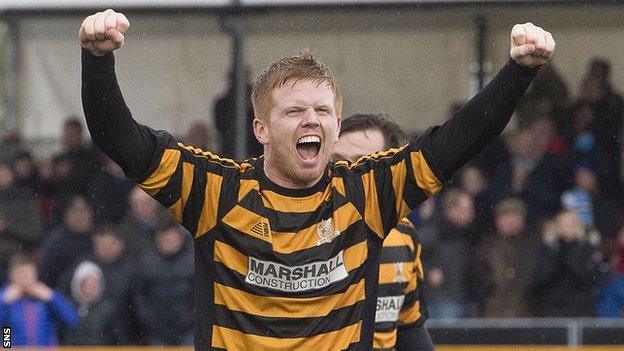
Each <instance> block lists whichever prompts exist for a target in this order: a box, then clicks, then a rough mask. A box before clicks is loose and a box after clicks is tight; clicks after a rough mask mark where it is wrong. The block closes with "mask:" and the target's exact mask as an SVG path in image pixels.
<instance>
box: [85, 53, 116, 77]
mask: <svg viewBox="0 0 624 351" xmlns="http://www.w3.org/2000/svg"><path fill="white" fill-rule="evenodd" d="M82 65H83V67H84V68H86V69H88V70H90V71H92V72H98V73H104V72H110V71H112V70H114V68H115V56H114V55H113V53H112V52H109V53H107V54H106V55H104V56H95V55H91V53H90V52H89V51H87V50H86V49H84V48H82Z"/></svg>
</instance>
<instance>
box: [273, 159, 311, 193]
mask: <svg viewBox="0 0 624 351" xmlns="http://www.w3.org/2000/svg"><path fill="white" fill-rule="evenodd" d="M263 164H264V174H265V175H266V177H267V178H268V179H269V180H270V181H272V182H273V183H275V184H277V185H279V186H281V187H283V188H288V189H305V188H309V187H311V186H313V185H314V184H316V183H317V182H318V181H319V180H320V179H321V178H322V177H323V174H322V173H321V174H320V175H319V176H318V178H316V179H313V180H311V181H309V182H305V181H303V182H302V181H295V180H293V179H290V178H289V177H287V176H286V175H284V174H283V173H282V172H280V171H279V170H277V167H275V166H274V163H273V162H270V160H269V159H268V158H267V155H265V158H264V163H263Z"/></svg>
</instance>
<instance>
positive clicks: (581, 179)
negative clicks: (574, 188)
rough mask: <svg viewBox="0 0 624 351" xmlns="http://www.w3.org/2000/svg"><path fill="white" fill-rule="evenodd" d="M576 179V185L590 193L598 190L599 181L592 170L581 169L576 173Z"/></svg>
mask: <svg viewBox="0 0 624 351" xmlns="http://www.w3.org/2000/svg"><path fill="white" fill-rule="evenodd" d="M575 178H576V179H575V181H576V184H577V185H578V186H579V187H581V188H583V189H585V190H587V191H590V192H591V191H594V190H595V189H596V186H597V183H598V181H597V179H596V174H595V173H594V172H592V171H591V170H589V169H586V168H580V169H578V170H577V171H576V177H575Z"/></svg>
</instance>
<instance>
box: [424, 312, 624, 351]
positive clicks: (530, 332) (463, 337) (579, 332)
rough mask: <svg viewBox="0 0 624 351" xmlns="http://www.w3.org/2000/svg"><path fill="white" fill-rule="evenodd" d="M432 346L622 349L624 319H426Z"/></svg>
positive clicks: (623, 342) (623, 343)
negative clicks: (509, 345) (606, 346)
mask: <svg viewBox="0 0 624 351" xmlns="http://www.w3.org/2000/svg"><path fill="white" fill-rule="evenodd" d="M426 325H427V329H429V332H430V333H431V335H432V337H433V339H434V341H435V342H436V344H498V345H500V344H541V345H567V346H568V347H577V346H581V345H624V318H510V319H497V318H469V319H464V318H461V319H430V320H429V321H427V324H426Z"/></svg>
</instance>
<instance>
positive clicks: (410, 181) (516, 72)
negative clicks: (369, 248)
mask: <svg viewBox="0 0 624 351" xmlns="http://www.w3.org/2000/svg"><path fill="white" fill-rule="evenodd" d="M510 37H511V51H510V56H511V60H509V62H508V63H507V64H506V65H505V67H503V69H501V71H500V72H499V73H498V75H497V76H496V77H495V78H494V79H493V80H492V81H491V82H490V83H489V84H488V85H487V86H486V87H485V88H484V89H482V90H481V91H480V92H479V93H478V94H477V95H476V96H475V97H473V98H472V99H471V100H470V101H469V102H468V103H466V105H464V106H463V107H462V108H461V109H460V110H459V111H458V112H457V113H456V114H455V116H453V117H452V118H451V119H450V120H448V121H447V122H446V123H444V124H443V125H442V126H435V127H432V128H429V129H428V130H427V131H426V132H425V133H423V134H422V135H420V136H419V137H417V138H415V139H414V140H412V141H411V142H410V143H409V144H408V145H406V146H404V147H402V148H398V149H390V150H387V151H382V152H377V153H374V154H372V155H370V156H366V157H362V158H360V159H359V160H358V161H356V162H354V163H353V164H347V163H346V162H342V161H341V162H337V163H336V167H337V168H338V169H340V168H341V167H343V166H344V167H349V169H351V170H353V171H354V172H355V173H360V174H361V182H362V188H363V189H364V199H365V201H364V204H363V206H364V207H365V211H364V212H365V213H371V214H374V216H368V215H366V216H365V217H364V219H365V221H366V222H367V223H368V224H369V226H370V227H371V228H372V229H373V231H374V232H375V233H376V234H377V235H379V236H381V237H383V236H384V235H385V234H384V233H388V232H389V231H390V230H391V229H392V228H393V227H394V226H396V224H397V222H398V221H399V220H400V219H401V218H403V217H405V216H406V215H407V214H408V213H409V212H410V211H411V210H412V209H414V208H416V207H417V206H418V205H419V204H420V203H422V202H423V201H425V200H426V199H427V198H429V197H431V196H433V195H435V194H436V193H438V192H439V191H440V190H441V189H442V187H443V185H444V183H445V182H446V181H447V180H449V179H450V178H451V176H452V175H453V173H455V172H456V171H457V170H459V169H460V168H461V167H462V166H463V165H464V164H466V163H467V162H468V161H469V160H470V159H471V158H472V157H474V156H475V155H476V154H477V153H478V152H479V151H481V150H483V148H484V147H485V146H486V145H487V144H488V143H489V142H490V141H492V139H494V138H495V137H496V136H497V135H499V134H500V133H501V132H502V130H503V129H504V128H505V126H506V125H507V123H508V122H509V119H510V118H511V114H512V112H513V110H514V108H515V106H516V104H517V103H518V101H519V100H520V97H521V96H522V94H523V93H524V92H525V91H526V89H527V88H528V86H529V84H530V83H531V81H532V80H533V78H534V77H535V74H536V73H537V70H538V67H539V66H541V65H542V64H544V63H546V62H547V61H548V60H549V59H550V57H551V56H552V54H553V52H554V48H555V42H554V41H553V39H552V36H551V35H550V33H548V32H546V31H544V30H543V29H541V28H539V27H536V26H534V25H533V24H531V23H525V24H522V25H516V26H514V27H513V29H512V31H511V36H510ZM377 214H379V215H380V216H377Z"/></svg>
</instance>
